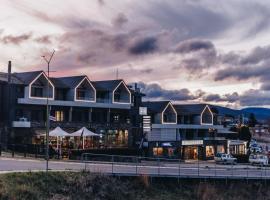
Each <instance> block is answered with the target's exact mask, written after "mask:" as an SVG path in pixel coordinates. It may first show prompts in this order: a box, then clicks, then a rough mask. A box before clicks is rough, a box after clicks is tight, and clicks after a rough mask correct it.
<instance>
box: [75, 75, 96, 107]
mask: <svg viewBox="0 0 270 200" xmlns="http://www.w3.org/2000/svg"><path fill="white" fill-rule="evenodd" d="M85 80H86V81H87V82H88V83H89V85H90V86H91V88H92V89H93V90H94V101H91V102H96V93H97V92H96V88H95V87H94V86H93V84H92V83H91V81H90V80H89V78H88V77H87V76H85V77H84V78H83V79H82V80H81V81H80V82H79V83H78V84H77V86H76V87H75V92H74V101H89V102H90V100H79V99H77V98H76V94H77V88H78V87H80V85H81V84H82V83H83V82H84V81H85Z"/></svg>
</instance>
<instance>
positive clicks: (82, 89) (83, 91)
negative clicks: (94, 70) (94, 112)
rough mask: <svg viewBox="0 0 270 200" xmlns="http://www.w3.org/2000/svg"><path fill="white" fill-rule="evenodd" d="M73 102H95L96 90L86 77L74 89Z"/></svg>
mask: <svg viewBox="0 0 270 200" xmlns="http://www.w3.org/2000/svg"><path fill="white" fill-rule="evenodd" d="M75 101H91V102H95V101H96V89H95V88H94V87H93V85H92V84H91V82H90V80H89V79H88V78H87V77H85V78H84V79H83V80H82V81H81V82H80V83H79V84H78V85H77V87H76V88H75Z"/></svg>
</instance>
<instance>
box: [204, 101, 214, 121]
mask: <svg viewBox="0 0 270 200" xmlns="http://www.w3.org/2000/svg"><path fill="white" fill-rule="evenodd" d="M206 108H207V109H208V110H209V111H210V113H211V116H212V123H203V122H202V116H203V113H204V112H205V110H206ZM213 124H214V114H213V112H212V111H211V109H210V108H209V106H208V105H206V106H205V107H204V109H203V111H202V113H201V125H213Z"/></svg>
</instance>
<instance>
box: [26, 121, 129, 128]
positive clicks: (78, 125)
mask: <svg viewBox="0 0 270 200" xmlns="http://www.w3.org/2000/svg"><path fill="white" fill-rule="evenodd" d="M57 126H59V127H61V128H82V127H86V128H92V129H97V128H105V129H128V128H130V127H131V124H127V123H106V122H104V123H95V122H53V121H51V122H50V127H51V128H55V127H57ZM31 127H32V128H45V127H46V122H44V121H43V122H31Z"/></svg>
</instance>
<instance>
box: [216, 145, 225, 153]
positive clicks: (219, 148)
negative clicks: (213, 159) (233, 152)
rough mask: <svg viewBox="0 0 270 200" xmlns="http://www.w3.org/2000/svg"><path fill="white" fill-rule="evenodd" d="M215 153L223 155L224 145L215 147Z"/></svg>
mask: <svg viewBox="0 0 270 200" xmlns="http://www.w3.org/2000/svg"><path fill="white" fill-rule="evenodd" d="M217 153H225V148H224V145H217Z"/></svg>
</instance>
